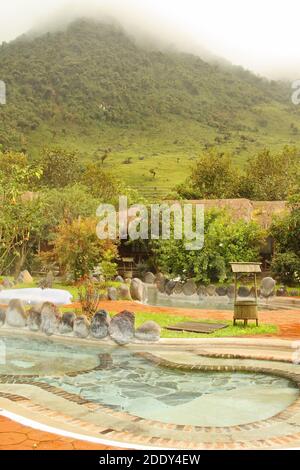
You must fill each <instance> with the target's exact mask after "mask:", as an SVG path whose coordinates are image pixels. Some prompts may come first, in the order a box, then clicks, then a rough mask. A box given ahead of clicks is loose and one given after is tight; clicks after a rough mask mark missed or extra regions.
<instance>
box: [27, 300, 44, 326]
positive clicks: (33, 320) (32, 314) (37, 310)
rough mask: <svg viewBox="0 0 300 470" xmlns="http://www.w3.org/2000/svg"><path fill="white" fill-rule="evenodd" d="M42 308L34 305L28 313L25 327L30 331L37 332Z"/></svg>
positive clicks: (40, 321)
mask: <svg viewBox="0 0 300 470" xmlns="http://www.w3.org/2000/svg"><path fill="white" fill-rule="evenodd" d="M41 308H42V306H38V305H35V306H33V307H31V309H30V310H29V312H28V320H27V325H28V328H29V329H30V331H39V329H40V327H41V323H42V315H41Z"/></svg>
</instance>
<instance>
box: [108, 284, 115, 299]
mask: <svg viewBox="0 0 300 470" xmlns="http://www.w3.org/2000/svg"><path fill="white" fill-rule="evenodd" d="M107 297H108V300H117V298H118V294H117V289H116V288H115V287H109V288H108V289H107Z"/></svg>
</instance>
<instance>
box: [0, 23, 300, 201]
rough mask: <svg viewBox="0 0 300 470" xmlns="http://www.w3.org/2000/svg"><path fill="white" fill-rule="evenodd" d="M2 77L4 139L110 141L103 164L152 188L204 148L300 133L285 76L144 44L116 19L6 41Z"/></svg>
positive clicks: (294, 140) (90, 154)
mask: <svg viewBox="0 0 300 470" xmlns="http://www.w3.org/2000/svg"><path fill="white" fill-rule="evenodd" d="M0 79H1V80H4V81H5V82H6V85H7V92H8V96H7V105H6V106H1V107H0V145H2V148H4V149H5V148H15V149H18V150H20V149H22V150H24V151H27V152H28V154H29V155H30V157H31V158H38V157H39V155H40V149H41V148H43V147H44V146H46V145H47V146H49V145H51V146H52V145H54V146H55V145H59V146H61V147H66V148H68V149H69V150H73V149H75V150H76V151H78V153H79V154H80V156H81V157H82V159H85V160H88V159H97V158H101V156H102V155H103V154H104V153H105V152H106V151H107V158H106V160H105V161H104V168H109V169H110V170H113V171H114V172H115V173H116V174H117V175H118V176H119V177H120V178H122V179H124V180H125V181H126V182H127V183H129V184H131V185H132V186H134V187H137V188H139V189H141V190H142V191H144V193H145V194H147V193H149V192H151V194H153V193H157V194H158V195H160V194H165V193H167V192H168V190H169V189H170V188H172V187H174V185H176V184H177V183H179V182H182V181H184V179H185V177H186V174H187V173H188V172H189V167H190V166H191V164H192V163H193V160H194V159H195V158H196V157H197V155H198V154H199V152H200V151H201V150H202V149H203V148H208V147H211V146H219V147H220V148H222V149H225V150H230V151H231V152H232V153H233V154H234V156H235V161H236V162H237V164H239V165H240V164H242V163H243V161H244V160H245V158H246V157H247V156H249V155H251V154H253V153H255V152H257V150H259V149H261V148H262V147H265V146H267V147H270V148H275V149H276V148H281V147H282V146H283V145H285V144H296V145H297V144H298V143H299V140H300V109H299V107H296V106H293V105H292V104H291V100H290V89H289V87H288V85H284V84H281V83H277V82H274V81H273V82H270V81H267V80H265V79H262V78H259V77H257V76H255V75H253V74H251V73H249V72H247V71H245V70H243V69H242V68H240V67H229V66H228V67H227V68H225V67H224V66H220V65H215V64H209V63H206V62H204V61H203V60H201V59H200V58H199V57H196V56H193V55H189V54H183V53H176V52H161V51H159V50H155V49H153V48H150V47H148V48H143V47H141V46H139V45H138V44H137V43H136V41H135V40H134V39H133V38H131V37H129V36H128V35H126V34H125V33H124V32H123V31H122V29H121V28H119V27H117V26H112V25H107V24H100V23H96V22H95V23H93V22H91V21H85V20H81V21H77V22H75V23H73V24H72V25H71V26H69V27H68V29H66V30H65V31H61V32H56V33H47V34H45V35H42V36H39V37H30V36H23V37H20V38H18V39H17V40H15V41H13V42H11V43H9V44H6V43H4V44H2V46H0ZM298 129H299V131H298Z"/></svg>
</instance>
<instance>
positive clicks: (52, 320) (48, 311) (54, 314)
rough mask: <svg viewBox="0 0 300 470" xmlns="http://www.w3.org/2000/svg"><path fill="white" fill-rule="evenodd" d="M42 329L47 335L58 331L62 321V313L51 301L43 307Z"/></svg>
mask: <svg viewBox="0 0 300 470" xmlns="http://www.w3.org/2000/svg"><path fill="white" fill-rule="evenodd" d="M41 319H42V321H41V331H42V332H43V333H45V334H46V335H47V336H51V335H54V334H55V333H57V332H58V328H59V324H60V321H61V313H60V311H59V310H58V308H57V307H56V305H54V304H52V303H51V302H45V303H44V304H43V305H42V309H41Z"/></svg>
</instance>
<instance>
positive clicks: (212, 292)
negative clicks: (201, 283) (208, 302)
mask: <svg viewBox="0 0 300 470" xmlns="http://www.w3.org/2000/svg"><path fill="white" fill-rule="evenodd" d="M206 293H207V295H209V296H210V297H213V296H214V295H216V286H214V285H213V284H211V285H210V286H207V287H206Z"/></svg>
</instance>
